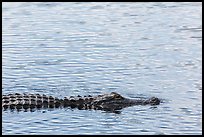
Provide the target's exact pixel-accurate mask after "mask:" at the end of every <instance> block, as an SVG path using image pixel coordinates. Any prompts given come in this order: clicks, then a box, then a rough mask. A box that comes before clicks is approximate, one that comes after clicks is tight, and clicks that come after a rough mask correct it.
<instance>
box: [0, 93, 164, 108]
mask: <svg viewBox="0 0 204 137" xmlns="http://www.w3.org/2000/svg"><path fill="white" fill-rule="evenodd" d="M148 104H149V105H159V104H160V100H159V99H158V98H156V97H152V98H150V99H147V100H142V99H128V98H125V97H123V96H121V95H120V94H118V93H116V92H111V93H109V94H103V95H97V96H90V95H89V96H84V97H81V96H79V95H78V96H76V97H73V96H70V97H64V99H59V98H56V97H52V96H47V95H40V94H19V93H14V94H8V95H2V109H3V110H7V109H16V110H22V109H25V110H27V109H41V108H59V107H60V108H62V107H70V108H78V109H95V110H104V111H115V110H121V109H123V108H125V107H129V106H134V105H148Z"/></svg>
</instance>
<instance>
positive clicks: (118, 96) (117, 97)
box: [114, 95, 122, 99]
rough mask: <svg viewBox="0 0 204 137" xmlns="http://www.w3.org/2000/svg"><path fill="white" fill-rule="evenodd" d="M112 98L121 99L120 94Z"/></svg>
mask: <svg viewBox="0 0 204 137" xmlns="http://www.w3.org/2000/svg"><path fill="white" fill-rule="evenodd" d="M114 99H122V96H120V95H115V96H114Z"/></svg>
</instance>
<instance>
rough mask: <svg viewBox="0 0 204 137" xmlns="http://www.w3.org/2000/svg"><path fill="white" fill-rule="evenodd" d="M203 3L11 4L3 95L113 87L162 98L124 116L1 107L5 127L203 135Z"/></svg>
mask: <svg viewBox="0 0 204 137" xmlns="http://www.w3.org/2000/svg"><path fill="white" fill-rule="evenodd" d="M201 9H202V8H201V3H193V2H192V3H189V2H186V3H182V2H181V3H174V2H172V3H161V2H153V3H109V2H105V3H83V2H81V3H57V2H56V3H52V2H51V3H50V2H49V3H48V2H46V3H42V2H41V3H37V2H34V3H20V2H19V3H5V2H4V3H3V6H2V12H3V14H2V16H3V17H2V22H3V25H2V26H3V31H2V39H3V40H2V45H3V46H2V62H3V63H2V70H3V71H2V74H3V76H2V81H3V84H2V92H3V93H10V92H11V93H13V92H20V93H23V92H28V93H40V94H42V93H43V94H48V95H53V96H57V97H63V96H71V95H72V96H75V95H78V94H80V95H87V94H92V95H96V94H100V93H103V92H112V91H116V92H119V93H120V94H122V95H124V96H127V97H129V98H137V97H150V96H156V97H159V98H162V99H163V103H162V104H161V105H159V106H157V107H156V108H152V107H151V106H134V107H130V108H125V109H123V110H122V111H121V113H120V114H115V113H105V112H101V111H95V110H77V109H54V110H52V111H51V110H41V111H34V112H23V111H20V112H16V111H14V112H11V111H2V121H3V122H2V134H151V135H152V134H201V133H202V130H201V127H202V117H201V116H202V103H201V100H202V99H201V97H202V84H201V82H202V80H201V78H202V71H201V69H202V67H201V65H202V59H201V56H202V52H201V49H202V46H201V45H202V42H201V40H202V22H201V19H202V18H201V15H202V14H201ZM172 11H173V12H172Z"/></svg>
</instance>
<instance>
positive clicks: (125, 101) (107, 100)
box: [93, 92, 160, 111]
mask: <svg viewBox="0 0 204 137" xmlns="http://www.w3.org/2000/svg"><path fill="white" fill-rule="evenodd" d="M99 96H100V97H98V98H97V100H95V101H94V102H93V103H94V104H93V105H94V106H95V107H98V109H102V110H107V111H111V110H120V109H123V108H125V107H130V106H134V105H148V104H149V105H159V104H160V99H158V98H156V97H151V98H149V99H147V100H143V99H129V98H125V97H123V96H121V95H120V94H118V93H116V92H111V93H110V94H104V95H99Z"/></svg>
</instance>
